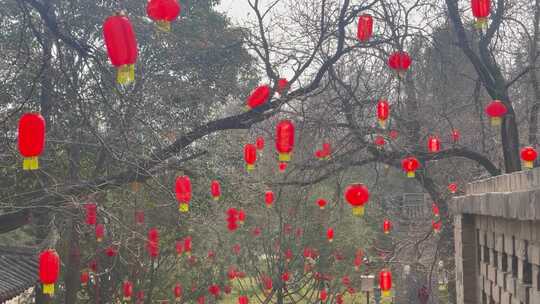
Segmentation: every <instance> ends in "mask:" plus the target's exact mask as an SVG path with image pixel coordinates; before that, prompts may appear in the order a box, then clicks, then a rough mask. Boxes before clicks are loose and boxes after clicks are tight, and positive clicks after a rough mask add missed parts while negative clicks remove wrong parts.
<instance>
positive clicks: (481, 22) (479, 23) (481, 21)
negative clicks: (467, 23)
mask: <svg viewBox="0 0 540 304" xmlns="http://www.w3.org/2000/svg"><path fill="white" fill-rule="evenodd" d="M486 26H487V18H478V19H476V21H475V22H474V27H475V28H476V29H479V30H481V29H483V28H484V27H486Z"/></svg>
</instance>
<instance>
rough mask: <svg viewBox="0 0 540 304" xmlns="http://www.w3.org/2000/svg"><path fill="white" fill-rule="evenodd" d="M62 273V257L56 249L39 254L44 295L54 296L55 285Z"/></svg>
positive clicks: (40, 276) (40, 278)
mask: <svg viewBox="0 0 540 304" xmlns="http://www.w3.org/2000/svg"><path fill="white" fill-rule="evenodd" d="M59 273H60V257H59V256H58V253H56V251H55V250H54V249H46V250H44V251H42V252H41V253H40V254H39V280H40V282H41V284H43V293H44V294H48V295H53V294H54V284H55V283H56V281H57V280H58V274H59Z"/></svg>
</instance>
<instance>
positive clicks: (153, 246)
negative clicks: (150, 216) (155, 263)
mask: <svg viewBox="0 0 540 304" xmlns="http://www.w3.org/2000/svg"><path fill="white" fill-rule="evenodd" d="M146 246H147V249H148V253H149V254H150V257H151V258H152V259H155V258H157V257H158V255H159V231H158V230H157V228H151V229H150V230H148V243H147V245H146Z"/></svg>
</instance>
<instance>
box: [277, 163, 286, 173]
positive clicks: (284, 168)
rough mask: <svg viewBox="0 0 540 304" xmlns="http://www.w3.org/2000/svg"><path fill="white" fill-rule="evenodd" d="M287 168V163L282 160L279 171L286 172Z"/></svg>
mask: <svg viewBox="0 0 540 304" xmlns="http://www.w3.org/2000/svg"><path fill="white" fill-rule="evenodd" d="M286 169H287V163H286V162H280V163H279V172H282V173H283V172H285V170H286Z"/></svg>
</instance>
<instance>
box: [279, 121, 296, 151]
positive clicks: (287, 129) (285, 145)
mask: <svg viewBox="0 0 540 304" xmlns="http://www.w3.org/2000/svg"><path fill="white" fill-rule="evenodd" d="M293 148H294V124H293V123H292V122H291V121H290V120H287V119H285V120H282V121H280V122H279V123H278V125H277V127H276V150H277V151H278V153H279V161H280V162H288V161H290V160H291V153H292V151H293Z"/></svg>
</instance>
